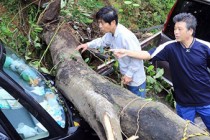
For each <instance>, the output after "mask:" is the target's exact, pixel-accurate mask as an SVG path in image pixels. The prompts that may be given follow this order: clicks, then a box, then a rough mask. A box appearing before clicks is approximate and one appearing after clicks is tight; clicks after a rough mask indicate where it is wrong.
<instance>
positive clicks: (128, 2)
mask: <svg viewBox="0 0 210 140" xmlns="http://www.w3.org/2000/svg"><path fill="white" fill-rule="evenodd" d="M124 3H125V4H131V3H132V1H124Z"/></svg>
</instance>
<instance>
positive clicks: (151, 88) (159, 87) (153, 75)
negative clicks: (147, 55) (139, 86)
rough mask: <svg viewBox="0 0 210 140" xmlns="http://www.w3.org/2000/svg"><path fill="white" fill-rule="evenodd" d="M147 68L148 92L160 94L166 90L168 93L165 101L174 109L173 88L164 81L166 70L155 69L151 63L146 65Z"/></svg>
mask: <svg viewBox="0 0 210 140" xmlns="http://www.w3.org/2000/svg"><path fill="white" fill-rule="evenodd" d="M145 68H146V75H147V92H148V93H156V94H158V93H161V92H162V91H163V90H164V92H167V96H166V97H165V100H166V101H167V102H168V103H169V104H170V105H171V106H172V107H173V106H174V98H173V94H172V92H173V88H172V87H171V86H170V85H169V84H168V83H166V82H165V81H164V80H163V79H162V76H163V74H164V70H163V69H160V68H156V69H155V67H154V66H153V65H150V64H149V63H145Z"/></svg>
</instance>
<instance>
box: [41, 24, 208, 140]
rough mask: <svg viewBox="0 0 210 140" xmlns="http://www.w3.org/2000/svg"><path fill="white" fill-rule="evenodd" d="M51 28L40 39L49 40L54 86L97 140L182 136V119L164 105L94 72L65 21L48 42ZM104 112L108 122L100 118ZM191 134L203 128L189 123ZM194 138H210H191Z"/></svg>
mask: <svg viewBox="0 0 210 140" xmlns="http://www.w3.org/2000/svg"><path fill="white" fill-rule="evenodd" d="M55 30H56V26H55V27H53V26H52V27H51V29H50V28H49V30H48V31H45V33H44V40H45V41H46V43H47V44H49V43H51V46H50V52H51V56H52V59H53V63H54V65H57V75H56V85H57V86H58V88H59V89H61V90H62V91H63V92H64V93H65V96H66V97H67V98H68V99H69V100H70V101H71V102H72V103H73V104H74V106H75V107H76V109H77V110H78V111H79V112H80V114H81V116H82V117H83V118H84V119H85V120H86V121H87V122H88V123H89V124H90V126H91V127H92V128H93V129H94V130H95V131H96V133H97V134H98V136H99V137H100V139H102V140H106V139H108V138H109V136H110V137H112V136H113V137H114V139H115V140H121V139H122V135H121V130H122V132H123V133H124V134H125V135H126V137H127V138H129V137H131V136H134V139H135V136H138V137H139V139H141V140H180V139H181V138H182V137H183V131H184V128H185V127H186V121H185V120H183V119H181V118H180V117H179V116H177V115H176V114H175V113H174V112H172V111H171V110H170V109H169V108H168V107H167V106H166V105H164V104H162V103H159V102H154V101H146V100H144V99H142V98H139V97H137V96H136V95H134V94H133V93H131V92H129V91H128V90H126V89H124V88H121V87H120V86H117V85H115V84H113V83H111V82H110V81H108V80H107V79H105V78H104V77H102V76H100V75H98V74H97V73H96V72H94V71H93V70H92V69H91V68H89V67H88V65H86V63H85V62H84V61H83V59H82V57H81V55H80V54H79V53H77V52H76V51H75V48H76V46H77V45H78V44H79V42H78V41H77V39H76V38H75V34H74V30H73V29H72V28H71V27H70V26H69V25H68V24H65V25H63V26H62V27H61V29H60V30H59V31H58V33H57V34H56V35H55V38H54V40H53V41H52V42H51V39H52V37H53V36H54V34H55ZM106 115H107V117H108V118H107V121H108V124H107V123H105V122H107V121H105V120H106V119H104V116H106ZM109 121H110V122H109ZM110 128H111V130H110ZM109 131H110V133H109ZM194 133H204V131H203V130H201V129H199V128H198V127H196V126H194V125H192V124H189V126H188V127H187V134H194ZM110 139H111V138H110ZM197 139H200V140H202V139H210V137H207V136H199V137H198V136H195V137H193V138H191V140H197Z"/></svg>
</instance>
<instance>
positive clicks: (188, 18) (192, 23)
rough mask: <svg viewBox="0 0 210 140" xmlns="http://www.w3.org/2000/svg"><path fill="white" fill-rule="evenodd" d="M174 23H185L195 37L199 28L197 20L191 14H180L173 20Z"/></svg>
mask: <svg viewBox="0 0 210 140" xmlns="http://www.w3.org/2000/svg"><path fill="white" fill-rule="evenodd" d="M173 21H174V23H176V22H181V21H182V22H185V23H186V26H187V29H188V30H190V29H192V30H193V36H195V30H196V26H197V20H196V18H195V17H194V16H193V15H192V14H191V13H179V14H177V15H176V16H175V17H174V18H173Z"/></svg>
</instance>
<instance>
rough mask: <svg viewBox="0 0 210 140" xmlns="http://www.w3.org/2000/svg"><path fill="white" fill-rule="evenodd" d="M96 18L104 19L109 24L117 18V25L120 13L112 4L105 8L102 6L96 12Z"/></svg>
mask: <svg viewBox="0 0 210 140" xmlns="http://www.w3.org/2000/svg"><path fill="white" fill-rule="evenodd" d="M96 19H97V20H100V19H101V20H103V21H105V22H107V23H109V24H111V22H112V21H113V20H115V22H116V25H117V24H118V15H117V11H116V10H115V9H114V8H113V7H111V6H105V7H103V8H101V9H100V10H99V11H98V12H97V13H96Z"/></svg>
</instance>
